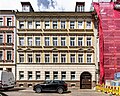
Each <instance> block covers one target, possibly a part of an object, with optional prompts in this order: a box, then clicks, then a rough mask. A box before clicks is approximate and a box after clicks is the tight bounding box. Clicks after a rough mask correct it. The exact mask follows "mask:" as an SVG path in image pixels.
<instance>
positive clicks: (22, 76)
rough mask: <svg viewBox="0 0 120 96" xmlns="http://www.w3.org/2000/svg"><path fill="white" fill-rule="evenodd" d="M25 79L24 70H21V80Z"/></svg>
mask: <svg viewBox="0 0 120 96" xmlns="http://www.w3.org/2000/svg"><path fill="white" fill-rule="evenodd" d="M23 79H24V71H19V80H23Z"/></svg>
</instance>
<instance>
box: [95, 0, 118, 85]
mask: <svg viewBox="0 0 120 96" xmlns="http://www.w3.org/2000/svg"><path fill="white" fill-rule="evenodd" d="M117 3H119V2H117ZM117 3H115V2H97V3H96V2H94V3H93V6H94V9H95V11H96V13H97V16H98V18H99V44H100V45H99V48H100V83H101V84H102V83H104V82H105V80H113V79H114V73H116V72H120V10H116V9H115V5H116V4H117ZM117 7H119V5H118V6H117Z"/></svg>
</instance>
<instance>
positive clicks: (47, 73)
mask: <svg viewBox="0 0 120 96" xmlns="http://www.w3.org/2000/svg"><path fill="white" fill-rule="evenodd" d="M49 79H50V72H49V71H45V80H49Z"/></svg>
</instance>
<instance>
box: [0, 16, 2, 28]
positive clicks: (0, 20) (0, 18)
mask: <svg viewBox="0 0 120 96" xmlns="http://www.w3.org/2000/svg"><path fill="white" fill-rule="evenodd" d="M0 22H1V25H0V26H3V17H0Z"/></svg>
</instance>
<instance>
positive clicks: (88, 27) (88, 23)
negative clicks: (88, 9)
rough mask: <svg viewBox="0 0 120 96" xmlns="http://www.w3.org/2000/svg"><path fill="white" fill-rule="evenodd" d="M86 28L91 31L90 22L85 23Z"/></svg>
mask: <svg viewBox="0 0 120 96" xmlns="http://www.w3.org/2000/svg"><path fill="white" fill-rule="evenodd" d="M86 28H87V29H91V21H87V22H86Z"/></svg>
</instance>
